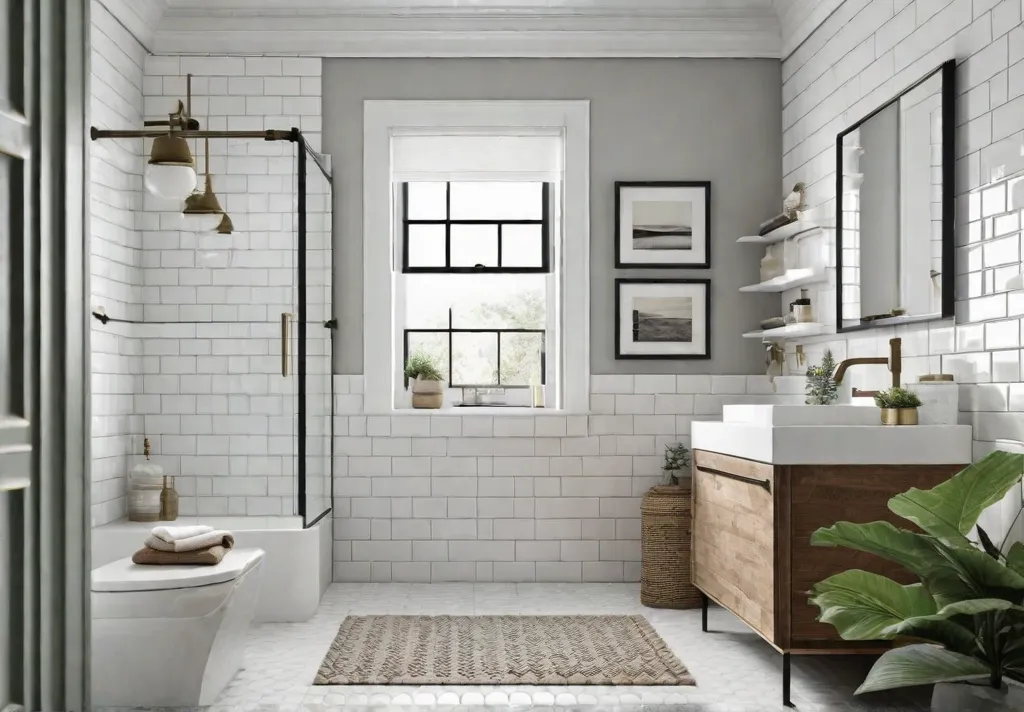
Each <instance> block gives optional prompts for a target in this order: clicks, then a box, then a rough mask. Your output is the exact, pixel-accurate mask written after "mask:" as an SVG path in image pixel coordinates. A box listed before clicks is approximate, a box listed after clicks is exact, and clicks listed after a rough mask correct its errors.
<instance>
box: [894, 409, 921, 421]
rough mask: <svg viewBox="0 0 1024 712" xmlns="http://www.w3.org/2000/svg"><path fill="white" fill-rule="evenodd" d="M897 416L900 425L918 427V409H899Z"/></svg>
mask: <svg viewBox="0 0 1024 712" xmlns="http://www.w3.org/2000/svg"><path fill="white" fill-rule="evenodd" d="M896 415H897V417H898V418H899V421H900V425H917V408H898V409H897V410H896Z"/></svg>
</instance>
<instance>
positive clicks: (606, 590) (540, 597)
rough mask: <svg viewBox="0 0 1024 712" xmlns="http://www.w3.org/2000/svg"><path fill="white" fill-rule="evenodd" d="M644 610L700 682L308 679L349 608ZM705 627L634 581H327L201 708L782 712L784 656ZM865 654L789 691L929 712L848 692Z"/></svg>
mask: <svg viewBox="0 0 1024 712" xmlns="http://www.w3.org/2000/svg"><path fill="white" fill-rule="evenodd" d="M370 613H393V614H397V613H403V614H425V615H444V614H451V615H469V614H477V615H488V614H489V615H497V614H516V613H519V614H531V615H552V614H568V615H571V614H600V613H605V614H607V613H619V614H635V613H640V614H643V615H645V616H647V619H648V620H649V621H650V622H651V624H652V625H653V626H654V628H655V630H657V631H658V634H659V635H661V637H662V638H663V639H664V640H665V642H666V643H668V645H669V646H670V647H671V648H672V650H673V652H675V654H676V655H677V656H678V657H679V659H680V660H682V661H683V663H684V664H685V665H686V666H687V668H689V670H690V672H691V674H692V675H693V676H694V677H695V678H696V680H697V686H696V687H420V688H410V687H400V686H388V687H377V686H313V685H312V684H311V682H312V680H313V676H314V674H315V673H316V670H317V668H318V667H319V666H320V663H321V661H322V660H323V657H324V654H325V653H326V651H327V649H328V648H329V647H330V643H331V641H332V640H333V639H334V636H335V634H336V633H337V630H338V626H339V625H340V624H341V621H342V620H343V619H344V618H345V616H346V615H349V614H353V615H358V614H370ZM709 629H710V630H709V632H708V633H702V632H701V630H700V611H699V610H690V611H668V610H659V609H652V608H645V607H644V606H641V605H640V592H639V586H638V585H637V584H481V583H477V584H473V583H467V584H334V585H332V586H331V587H330V589H328V591H327V594H326V595H325V596H324V599H323V601H322V602H321V605H320V609H319V611H318V612H317V614H316V615H315V616H314V617H313V618H312V619H310V620H309V621H306V622H305V623H272V624H264V625H260V626H256V627H255V628H254V629H253V630H252V631H250V634H249V640H248V644H247V647H246V657H245V668H244V669H243V670H242V671H241V672H240V673H239V674H238V675H237V676H236V677H235V679H234V680H233V681H232V683H231V684H230V686H229V687H228V688H227V689H225V691H224V692H223V693H222V694H221V696H220V698H219V699H218V701H217V704H216V705H215V706H213V707H212V708H209V712H242V711H245V712H264V711H266V712H270V711H271V710H275V711H277V710H280V711H281V712H326V711H327V710H332V709H339V710H340V709H342V708H343V709H345V710H353V709H359V708H364V709H368V708H373V709H386V708H389V707H395V708H403V709H406V710H408V709H425V710H432V711H434V712H441V711H442V710H448V709H452V710H454V709H458V710H469V709H488V710H491V711H493V710H495V709H498V708H504V709H516V710H526V709H531V710H537V709H547V710H555V709H568V710H578V709H585V710H588V711H589V712H594V711H596V710H629V711H630V712H635V711H638V710H651V711H652V712H654V711H660V710H681V711H684V712H689V711H692V712H748V711H749V712H778V711H781V710H784V709H786V708H784V707H782V704H781V701H782V697H781V696H782V678H781V674H782V673H781V671H782V657H781V656H780V655H779V654H778V653H776V652H775V651H773V650H772V649H771V648H770V647H769V646H768V645H767V644H766V643H764V642H763V641H762V640H761V639H760V638H758V637H757V636H756V635H755V634H754V633H752V632H750V631H749V629H747V628H746V626H744V625H743V624H742V623H740V622H739V620H738V619H736V618H735V617H734V616H733V615H732V614H730V613H728V612H727V611H724V610H722V609H719V608H713V609H712V610H711V611H710V616H709ZM870 665H871V659H870V658H861V657H846V656H819V657H813V658H811V657H794V659H793V679H792V685H793V689H792V698H793V702H794V704H795V705H796V707H797V709H798V710H800V712H826V711H828V712H832V711H833V710H835V711H841V712H849V711H853V710H863V711H868V710H870V711H882V710H885V711H886V712H897V711H903V710H905V711H907V712H910V711H911V710H915V711H917V710H927V709H928V697H929V693H930V690H928V689H924V688H921V689H915V690H912V691H904V692H901V693H899V694H896V693H890V694H885V693H882V694H876V695H869V696H862V697H854V695H853V690H854V689H855V688H856V686H857V685H858V684H859V683H860V681H861V680H863V678H864V674H865V673H866V672H867V670H868V668H869V667H870Z"/></svg>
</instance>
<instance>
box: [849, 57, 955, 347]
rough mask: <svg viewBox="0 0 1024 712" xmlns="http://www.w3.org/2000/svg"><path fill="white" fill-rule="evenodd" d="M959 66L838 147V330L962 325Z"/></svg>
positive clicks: (866, 122) (894, 102) (880, 113)
mask: <svg viewBox="0 0 1024 712" xmlns="http://www.w3.org/2000/svg"><path fill="white" fill-rule="evenodd" d="M955 75H956V62H955V61H954V60H950V61H948V62H946V63H945V64H943V65H942V66H940V67H938V68H937V69H935V70H934V71H932V72H931V73H929V74H928V75H927V76H925V77H924V78H922V79H921V80H919V81H918V82H916V83H915V84H913V85H912V86H910V87H909V88H907V89H906V90H904V91H903V92H902V93H900V94H899V95H898V96H896V97H895V98H893V99H890V100H889V101H887V102H886V103H885V104H884V105H882V106H881V107H879V108H878V109H876V110H875V111H873V112H872V113H871V114H869V115H868V116H866V117H865V118H863V119H861V120H860V121H858V122H857V123H855V124H853V125H852V126H850V127H849V128H847V129H846V130H844V131H843V132H842V133H840V134H839V137H838V139H837V142H836V166H837V170H836V274H837V280H838V284H837V294H838V295H839V297H838V298H837V299H836V325H837V327H838V329H839V331H853V330H858V329H869V328H873V327H880V326H888V325H893V324H902V323H907V322H920V321H931V320H934V319H942V318H945V317H950V316H953V306H954V295H953V289H954V277H955V269H954V258H955V247H954V236H953V230H954V223H955V220H954V206H955V193H954V162H955V156H956V154H955V151H954V145H953V144H954V135H955V128H956V121H955V114H954V111H955V100H956V93H955V88H954V79H955Z"/></svg>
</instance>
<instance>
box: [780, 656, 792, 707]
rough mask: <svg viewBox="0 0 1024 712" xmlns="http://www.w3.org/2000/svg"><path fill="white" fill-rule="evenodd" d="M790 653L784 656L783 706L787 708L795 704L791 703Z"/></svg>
mask: <svg viewBox="0 0 1024 712" xmlns="http://www.w3.org/2000/svg"><path fill="white" fill-rule="evenodd" d="M789 673H790V670H789V653H783V654H782V704H783V705H785V706H786V707H792V706H793V703H792V702H790V701H789Z"/></svg>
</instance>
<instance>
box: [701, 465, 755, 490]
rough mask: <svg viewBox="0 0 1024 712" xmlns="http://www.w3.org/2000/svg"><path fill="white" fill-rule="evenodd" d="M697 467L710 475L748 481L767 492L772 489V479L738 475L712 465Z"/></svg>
mask: <svg viewBox="0 0 1024 712" xmlns="http://www.w3.org/2000/svg"><path fill="white" fill-rule="evenodd" d="M697 469H698V470H700V471H701V472H706V473H708V474H709V475H718V476H719V477H728V478H729V479H730V480H739V481H740V482H746V483H747V484H748V485H755V486H757V487H763V488H764V489H765V491H766V492H771V491H772V483H771V481H770V480H755V479H754V478H753V477H744V476H743V475H737V474H735V473H732V472H726V471H725V470H716V469H713V468H711V467H697Z"/></svg>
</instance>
